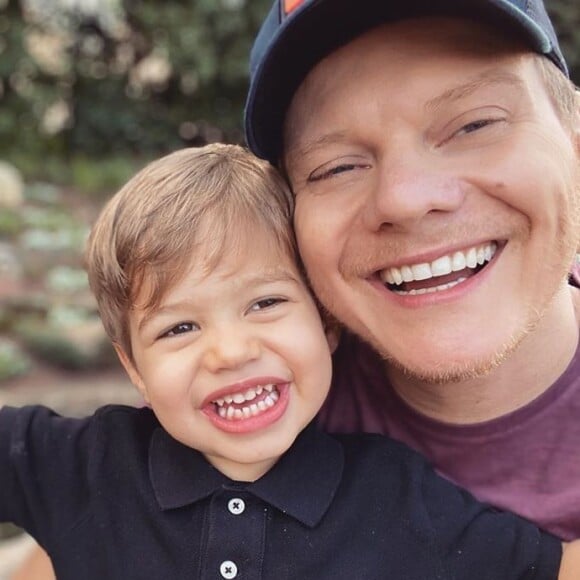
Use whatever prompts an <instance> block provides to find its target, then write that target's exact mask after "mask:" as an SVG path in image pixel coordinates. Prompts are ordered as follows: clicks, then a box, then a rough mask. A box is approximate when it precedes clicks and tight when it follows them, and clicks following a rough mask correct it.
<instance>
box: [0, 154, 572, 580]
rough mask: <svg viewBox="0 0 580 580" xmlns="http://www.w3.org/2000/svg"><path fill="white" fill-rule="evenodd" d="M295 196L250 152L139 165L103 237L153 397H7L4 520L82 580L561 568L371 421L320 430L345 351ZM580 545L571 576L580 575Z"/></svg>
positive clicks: (275, 579)
mask: <svg viewBox="0 0 580 580" xmlns="http://www.w3.org/2000/svg"><path fill="white" fill-rule="evenodd" d="M291 212H292V198H291V195H290V193H289V192H288V190H287V188H286V186H285V184H284V182H283V180H282V179H281V177H279V176H278V175H277V174H276V173H275V170H274V169H273V168H271V167H270V166H269V165H267V164H266V163H265V162H262V161H259V160H257V159H255V158H254V157H252V156H251V155H250V154H249V153H247V152H246V151H245V150H243V149H242V148H239V147H236V146H226V145H211V146H207V147H205V148H201V149H186V150H183V151H179V152H176V153H173V154H171V155H168V156H167V157H164V158H163V159H161V160H159V161H156V162H154V163H152V164H150V165H149V166H148V167H146V168H145V169H144V170H142V171H141V172H140V173H139V174H137V175H136V176H135V177H134V178H133V179H132V180H131V181H130V182H129V183H128V184H127V185H126V186H125V187H124V188H123V189H121V191H120V192H119V193H118V194H117V195H116V196H115V197H114V198H113V199H112V200H111V201H110V202H109V204H108V205H107V206H106V207H105V209H104V210H103V212H102V214H101V216H100V217H99V219H98V221H97V223H96V225H95V227H94V229H93V232H92V234H91V238H90V240H89V244H88V250H87V267H88V272H89V279H90V283H91V288H92V289H93V291H94V293H95V296H96V298H97V302H98V306H99V311H100V314H101V317H102V319H103V323H104V325H105V328H106V330H107V332H108V334H109V336H110V337H111V339H112V341H113V344H114V346H115V348H116V350H117V352H118V354H119V357H120V359H121V362H122V363H123V365H124V367H125V368H126V370H127V372H128V374H129V376H130V377H131V380H132V381H133V383H134V384H135V385H136V387H137V388H138V389H139V391H140V392H141V393H142V394H143V397H144V398H145V400H146V401H147V403H148V405H149V407H150V408H143V409H133V408H129V407H121V406H109V407H105V408H102V409H100V410H99V411H97V412H96V414H95V415H94V416H93V417H90V418H86V419H81V420H78V419H66V418H62V417H59V416H57V415H55V414H53V413H52V412H51V411H49V410H48V409H45V408H42V407H28V408H23V409H20V410H17V409H14V408H4V409H3V410H2V411H0V473H1V474H2V479H1V480H0V519H2V520H10V521H13V522H15V523H16V524H18V525H20V526H22V527H24V528H25V529H27V530H28V531H29V532H30V533H31V534H32V535H33V536H34V537H35V538H36V539H37V540H38V541H39V542H40V544H41V545H42V546H44V548H45V549H46V550H47V551H48V553H49V554H50V555H51V558H52V561H53V564H54V568H55V571H56V575H57V577H58V578H59V579H61V580H66V579H71V580H73V579H74V580H78V579H79V578H83V579H92V578H94V579H99V580H102V579H103V578H106V579H107V580H114V579H122V580H127V579H148V578H152V579H153V578H154V579H159V578H176V579H177V578H202V579H206V578H207V579H210V578H211V579H213V578H226V579H228V578H239V579H244V580H245V579H254V578H264V579H266V580H280V579H292V580H299V579H300V580H302V579H316V580H323V579H326V578H329V579H330V578H333V579H348V580H352V579H377V578H393V579H405V580H414V579H416V580H425V579H426V578H429V579H431V578H438V579H451V578H453V579H460V578H463V579H469V580H477V579H480V578H485V579H488V580H492V579H493V580H500V579H502V578H506V579H509V580H513V579H519V578H522V579H523V578H526V579H528V578H529V579H531V578H534V579H544V578H545V579H554V578H556V577H557V576H558V569H559V566H560V560H561V553H562V548H561V545H560V543H559V541H558V540H556V539H555V538H553V537H552V536H549V535H547V534H544V533H542V532H540V531H539V530H537V528H535V527H534V526H532V525H531V524H529V523H527V522H525V521H523V520H520V519H518V518H516V517H514V516H511V515H509V514H503V513H500V512H497V511H496V510H493V509H490V508H489V507H487V506H485V505H482V504H479V503H477V502H476V501H475V500H474V499H473V498H472V497H471V496H470V495H468V494H467V493H466V492H463V491H461V490H459V489H458V488H456V487H454V486H453V485H452V484H450V483H448V482H447V481H445V480H443V479H441V478H440V477H438V476H437V475H436V474H434V473H433V471H432V470H431V469H430V468H429V467H428V466H427V465H426V463H425V462H424V460H423V459H422V458H421V457H420V456H418V455H417V454H415V453H413V452H412V451H410V450H408V449H407V448H406V447H404V446H402V445H400V444H397V443H395V442H393V441H391V440H389V439H387V438H384V437H381V436H375V435H361V436H337V437H331V436H329V435H326V434H323V433H321V432H319V431H317V430H316V429H315V428H314V427H313V426H311V425H309V424H310V422H311V421H312V419H313V418H314V417H315V415H316V413H317V411H318V410H319V408H320V406H321V404H322V402H323V400H324V398H325V396H326V394H327V392H328V388H329V384H330V378H331V360H330V353H329V345H328V343H327V338H326V336H325V330H324V328H323V325H322V322H321V320H320V317H319V315H318V311H317V307H316V304H315V302H314V300H313V299H312V297H311V295H310V293H309V291H308V288H307V286H306V284H305V282H304V279H303V276H302V272H301V270H300V268H299V266H297V253H296V248H295V244H294V238H293V234H292V229H291ZM575 550H576V551H577V550H578V546H577V545H576V544H571V545H568V546H566V548H565V551H564V558H563V559H562V567H561V569H560V576H559V577H560V578H570V579H572V578H575V579H576V580H577V578H578V577H580V576H579V575H580V562H578V561H576V562H574V559H576V560H578V555H577V553H576V552H575Z"/></svg>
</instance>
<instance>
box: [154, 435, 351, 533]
mask: <svg viewBox="0 0 580 580" xmlns="http://www.w3.org/2000/svg"><path fill="white" fill-rule="evenodd" d="M343 467H344V452H343V449H342V446H341V445H340V443H339V442H338V441H337V440H336V439H333V438H332V437H330V436H329V435H327V434H325V433H322V432H321V431H318V430H317V428H316V427H315V426H314V425H310V426H309V427H307V428H306V429H305V430H304V431H303V432H302V433H301V434H300V435H299V436H298V438H297V439H296V441H295V443H294V445H293V446H292V447H291V448H290V449H289V450H288V452H287V453H286V454H285V455H283V456H282V457H281V458H280V460H279V461H278V463H277V464H276V465H275V466H274V467H273V468H272V469H271V470H270V471H269V472H268V473H266V474H265V475H264V476H263V477H261V478H260V479H259V480H257V481H255V482H250V483H243V484H240V483H239V482H233V481H232V480H231V479H229V478H228V477H226V476H225V475H223V474H222V473H221V472H219V471H218V470H217V469H215V468H214V467H213V466H212V465H211V464H210V463H208V462H207V461H206V459H205V458H204V457H203V455H202V454H201V453H199V452H198V451H195V450H193V449H190V448H189V447H187V446H185V445H183V444H182V443H180V442H178V441H176V440H175V439H173V437H171V436H170V435H169V434H168V433H167V432H166V431H165V430H164V429H162V428H161V427H159V428H158V429H156V430H155V432H154V433H153V436H152V438H151V443H150V447H149V475H150V478H151V483H152V485H153V490H154V493H155V497H156V498H157V502H158V503H159V506H160V507H161V509H163V510H168V509H174V508H179V507H183V506H185V505H188V504H191V503H194V502H197V501H200V500H203V499H205V498H207V497H209V496H210V495H212V494H213V493H214V492H216V491H219V490H221V489H225V488H231V487H232V485H235V488H236V489H237V490H240V489H243V490H245V491H247V492H249V493H252V494H253V495H255V496H256V497H259V498H260V499H262V500H263V501H265V502H266V503H268V504H270V505H272V506H274V507H276V508H277V509H279V510H280V511H282V512H283V513H286V514H288V515H290V516H292V517H293V518H295V519H297V520H298V521H300V522H302V523H303V524H305V525H307V526H309V527H314V526H316V525H317V524H318V522H319V521H320V520H321V519H322V517H323V516H324V514H325V513H326V511H327V510H328V508H329V506H330V503H331V502H332V499H333V497H334V494H335V493H336V490H337V489H338V486H339V484H340V480H341V477H342V471H343Z"/></svg>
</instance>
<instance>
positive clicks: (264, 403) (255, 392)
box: [214, 385, 280, 421]
mask: <svg viewBox="0 0 580 580" xmlns="http://www.w3.org/2000/svg"><path fill="white" fill-rule="evenodd" d="M262 393H267V394H266V396H265V397H264V398H263V399H261V400H260V401H256V402H253V403H250V401H254V399H255V398H256V397H258V396H259V395H261V394H262ZM279 398H280V394H279V393H278V390H277V389H276V387H275V385H261V386H258V387H252V388H250V389H248V390H247V391H245V392H244V393H235V394H233V395H227V396H225V397H223V398H221V399H216V400H215V401H214V404H215V405H216V410H217V413H218V415H219V416H220V417H222V418H223V419H228V420H231V421H239V420H241V419H248V418H250V417H254V416H256V415H259V414H260V413H263V412H264V411H267V410H268V409H269V408H270V407H273V406H274V405H275V404H276V401H277V400H278V399H279ZM232 403H233V404H236V405H243V403H248V404H247V405H244V406H242V407H234V406H233V405H232Z"/></svg>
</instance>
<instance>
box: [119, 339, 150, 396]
mask: <svg viewBox="0 0 580 580" xmlns="http://www.w3.org/2000/svg"><path fill="white" fill-rule="evenodd" d="M113 347H114V348H115V352H116V353H117V356H118V357H119V360H120V361H121V364H122V365H123V368H124V369H125V371H126V372H127V374H128V375H129V379H130V380H131V382H132V383H133V385H135V388H136V389H137V390H138V391H139V392H140V393H141V396H142V397H143V399H145V402H146V403H147V404H149V395H148V394H147V386H146V385H145V383H144V382H143V379H142V378H141V375H140V374H139V371H138V370H137V368H136V367H135V364H134V363H133V361H132V360H131V357H129V356H128V355H127V353H126V352H125V350H124V349H123V347H122V346H121V345H120V344H118V343H116V342H114V343H113Z"/></svg>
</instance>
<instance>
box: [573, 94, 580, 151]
mask: <svg viewBox="0 0 580 580" xmlns="http://www.w3.org/2000/svg"><path fill="white" fill-rule="evenodd" d="M575 96H576V114H575V115H574V127H573V130H574V137H575V140H576V153H577V154H578V156H580V89H576V93H575Z"/></svg>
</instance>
